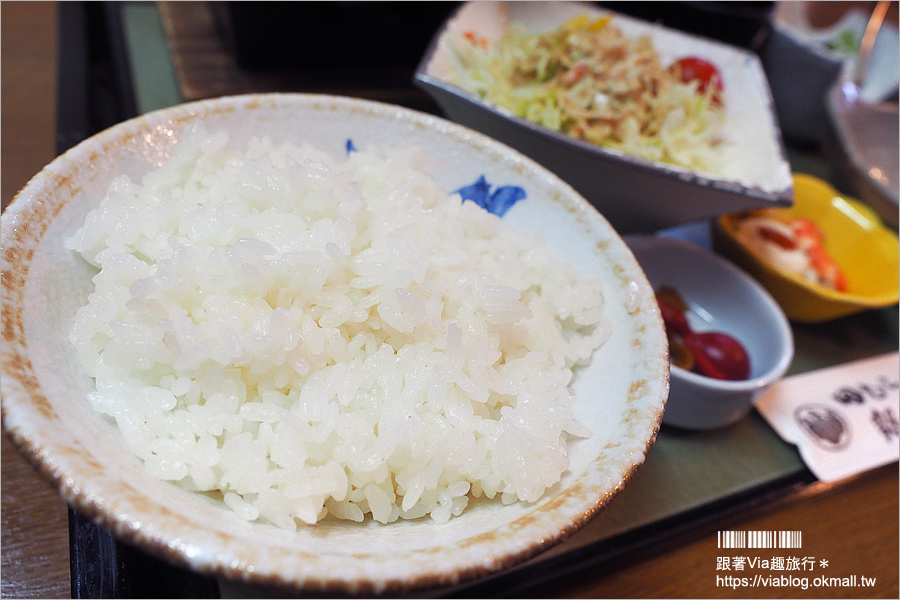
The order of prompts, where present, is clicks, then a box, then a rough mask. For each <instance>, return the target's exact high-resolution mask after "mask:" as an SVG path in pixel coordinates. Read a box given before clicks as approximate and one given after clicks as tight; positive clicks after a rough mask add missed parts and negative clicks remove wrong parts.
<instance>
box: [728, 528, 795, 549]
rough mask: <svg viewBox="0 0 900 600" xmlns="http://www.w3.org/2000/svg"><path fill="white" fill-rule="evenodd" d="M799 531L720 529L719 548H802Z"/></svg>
mask: <svg viewBox="0 0 900 600" xmlns="http://www.w3.org/2000/svg"><path fill="white" fill-rule="evenodd" d="M802 537H803V536H802V532H800V531H720V532H719V548H802V547H803V540H802Z"/></svg>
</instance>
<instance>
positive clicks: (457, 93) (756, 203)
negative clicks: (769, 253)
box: [414, 2, 793, 233]
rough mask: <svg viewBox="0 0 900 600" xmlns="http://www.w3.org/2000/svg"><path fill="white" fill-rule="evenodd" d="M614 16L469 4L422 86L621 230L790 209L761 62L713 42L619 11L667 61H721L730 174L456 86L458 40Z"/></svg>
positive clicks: (619, 20)
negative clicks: (583, 135) (644, 153)
mask: <svg viewBox="0 0 900 600" xmlns="http://www.w3.org/2000/svg"><path fill="white" fill-rule="evenodd" d="M581 14H588V15H591V16H600V15H607V14H610V13H609V11H608V10H603V9H598V8H597V7H595V6H593V5H592V4H591V3H586V2H467V3H464V4H463V5H462V6H461V7H460V9H459V10H458V11H457V12H456V13H455V14H454V15H453V16H451V18H450V19H448V20H447V22H446V23H445V25H444V26H443V28H442V29H441V30H440V31H438V32H437V33H436V34H435V37H434V40H433V41H432V44H431V46H430V48H429V50H428V51H427V52H426V54H425V55H424V57H423V58H422V61H421V62H420V64H419V67H418V69H417V71H416V74H415V78H414V83H415V84H416V85H417V86H419V87H420V88H421V89H423V90H425V91H426V92H427V93H428V94H430V95H431V96H432V97H433V98H434V100H435V101H436V102H437V104H438V105H439V106H440V107H441V109H442V110H443V111H444V112H445V113H446V114H447V115H448V116H449V117H450V118H451V119H453V120H454V121H457V122H459V123H461V124H463V125H466V126H468V127H471V128H473V129H476V130H478V131H481V132H483V133H486V134H488V135H490V136H491V137H493V138H494V139H497V140H499V141H501V142H503V143H505V144H508V145H510V146H512V147H513V148H515V149H517V150H519V151H520V152H522V153H523V154H525V155H527V156H529V157H530V158H533V159H534V160H536V161H538V162H539V163H541V164H542V165H543V166H545V167H547V168H549V169H550V170H551V171H553V172H554V173H556V174H557V175H559V176H560V177H562V179H563V180H565V181H566V182H567V183H569V184H570V185H572V187H574V188H575V189H576V190H577V191H578V192H580V193H581V194H582V195H583V196H584V197H585V198H586V199H587V200H588V201H590V202H591V203H592V204H593V205H594V206H596V207H597V208H598V210H599V211H600V212H601V213H602V214H603V216H604V217H606V219H607V220H609V222H610V223H611V224H612V225H613V227H615V228H616V230H617V231H618V232H620V233H649V232H653V231H657V230H659V229H663V228H666V227H671V226H675V225H680V224H684V223H689V222H692V221H697V220H700V219H704V218H709V217H713V216H718V215H723V214H730V213H735V212H741V211H743V210H749V209H753V208H762V207H772V206H790V205H791V204H792V202H793V193H792V190H791V173H790V166H789V164H788V162H787V159H786V157H785V150H784V145H783V143H782V139H781V130H780V129H779V125H778V122H777V120H776V118H775V114H774V104H773V101H772V96H771V93H770V89H769V84H768V81H767V80H766V76H765V73H764V72H763V68H762V63H761V62H760V60H759V58H758V57H757V56H756V55H755V54H753V53H751V52H747V51H745V50H742V49H740V48H737V47H734V46H730V45H728V44H723V43H718V42H715V41H713V40H709V39H704V38H701V37H698V36H693V35H689V34H686V33H683V32H681V31H678V30H675V29H669V28H666V27H664V26H662V25H659V24H657V23H648V22H645V21H641V20H639V19H633V18H630V17H626V16H624V15H619V14H616V15H615V16H614V19H613V21H612V23H613V24H614V25H615V26H616V27H618V28H619V29H621V30H622V32H623V33H624V34H625V35H626V36H627V37H629V38H632V39H635V38H637V37H640V36H645V35H646V36H649V37H650V38H651V40H652V41H653V45H654V48H656V50H657V52H658V53H659V55H660V59H661V60H662V62H663V64H670V63H671V62H674V61H675V60H676V59H678V58H682V57H685V56H698V57H702V58H705V59H707V60H710V61H711V62H713V63H714V64H715V65H716V66H717V67H718V68H719V71H720V72H721V74H722V78H723V79H724V86H725V112H726V122H725V130H724V134H723V135H724V137H725V138H726V143H725V144H723V145H722V147H721V151H722V153H723V160H722V165H723V166H722V169H723V171H725V172H722V173H716V174H709V173H701V172H699V171H692V170H690V169H686V168H682V167H679V166H675V165H669V164H664V163H659V162H654V161H650V160H645V159H642V158H637V157H634V156H630V155H627V154H625V153H623V152H620V151H618V150H615V149H611V148H606V147H602V146H599V145H597V144H593V143H590V142H585V141H582V140H579V139H576V138H574V137H571V136H568V135H566V134H564V133H559V132H557V131H554V130H552V129H550V128H547V127H544V126H542V125H538V124H536V123H534V122H532V121H529V120H527V119H525V118H522V117H520V116H518V115H516V114H515V113H513V112H512V111H509V110H507V109H505V108H502V107H499V106H497V105H495V104H494V103H492V102H488V101H487V100H485V99H483V98H481V97H479V96H477V95H476V94H474V93H471V92H468V91H466V90H463V89H462V88H460V87H458V86H457V85H455V84H453V83H452V82H451V80H452V79H453V72H454V69H456V68H457V62H458V61H457V60H456V59H455V55H454V51H453V47H452V40H457V39H460V37H461V36H463V35H464V34H465V33H466V32H474V33H475V34H476V35H477V36H479V37H481V38H485V39H488V40H494V39H498V38H500V37H501V36H502V34H503V32H504V29H505V27H506V26H507V24H508V23H511V22H517V23H520V24H521V25H522V26H523V27H525V29H526V31H529V32H547V31H553V30H555V29H556V28H557V27H559V26H560V25H561V24H562V23H564V22H565V21H566V20H567V19H569V18H571V17H574V16H577V15H581Z"/></svg>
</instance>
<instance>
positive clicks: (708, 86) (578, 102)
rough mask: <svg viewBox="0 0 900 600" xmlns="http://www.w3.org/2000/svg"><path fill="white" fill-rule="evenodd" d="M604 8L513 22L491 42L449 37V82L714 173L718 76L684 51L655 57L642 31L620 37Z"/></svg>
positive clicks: (607, 142)
mask: <svg viewBox="0 0 900 600" xmlns="http://www.w3.org/2000/svg"><path fill="white" fill-rule="evenodd" d="M610 21H611V17H609V16H604V17H600V18H596V19H592V18H590V17H589V16H587V15H583V16H579V17H575V18H573V19H570V20H569V21H568V22H566V23H565V24H563V25H562V26H561V27H560V28H559V29H557V30H555V31H552V32H550V33H541V34H532V33H526V32H525V31H524V30H523V29H522V26H521V25H520V24H518V23H512V24H511V25H510V26H509V27H508V28H507V32H506V33H505V34H504V35H503V36H502V37H501V38H500V39H498V40H496V41H488V40H486V39H484V38H482V37H480V36H478V35H476V34H474V33H472V32H466V33H465V34H464V35H463V36H460V37H459V38H458V39H456V40H454V41H453V43H452V47H453V50H454V54H455V56H456V58H457V61H458V65H457V69H456V70H455V72H454V73H453V74H452V76H451V82H452V83H454V84H455V85H458V86H459V87H461V88H463V89H465V90H468V91H469V92H472V93H474V94H477V95H479V96H481V97H482V98H484V99H485V100H487V101H489V102H492V103H494V104H497V105H499V106H501V107H503V108H506V109H507V110H510V111H512V112H514V113H515V114H516V115H519V116H520V117H523V118H525V119H528V120H530V121H533V122H535V123H538V124H540V125H543V126H545V127H549V128H550V129H553V130H555V131H559V132H562V133H565V134H567V135H570V136H573V137H575V138H578V139H581V140H585V141H588V142H593V143H595V144H599V145H601V146H604V147H608V148H614V149H617V150H619V151H621V152H624V153H627V154H630V155H633V156H638V157H641V158H644V159H647V160H651V161H658V162H663V163H669V164H673V165H678V166H681V167H685V168H687V169H691V170H697V171H706V172H715V171H716V170H717V167H716V163H717V153H716V146H717V145H719V144H720V143H721V142H722V135H721V134H722V126H723V124H724V110H723V101H724V92H723V89H722V78H721V76H720V75H719V73H718V70H717V69H716V68H715V67H714V66H713V65H711V64H710V63H708V62H706V61H704V60H702V59H698V58H694V57H687V58H684V59H682V60H679V61H676V63H674V64H673V65H669V66H663V64H662V63H661V60H660V57H659V54H658V53H657V51H656V49H655V48H654V46H653V42H652V40H651V39H650V37H649V36H641V37H638V38H636V39H629V38H628V37H626V36H625V35H624V34H623V33H622V31H621V30H620V29H619V28H617V27H615V26H613V25H611V24H610Z"/></svg>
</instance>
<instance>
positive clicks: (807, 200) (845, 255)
mask: <svg viewBox="0 0 900 600" xmlns="http://www.w3.org/2000/svg"><path fill="white" fill-rule="evenodd" d="M793 181H794V205H793V206H791V207H789V208H772V209H764V210H758V211H752V212H749V213H741V214H733V215H725V216H722V217H719V218H718V220H717V221H716V227H715V228H714V243H715V249H716V251H718V252H719V253H720V254H722V255H724V256H726V257H727V258H729V259H731V260H732V261H734V262H735V263H736V264H738V265H739V266H741V267H742V268H743V269H744V270H746V271H747V272H748V273H750V274H751V275H752V276H753V277H755V278H756V279H757V280H758V281H759V282H760V283H762V284H763V286H764V287H765V288H766V289H767V290H768V291H769V293H770V294H772V296H773V297H774V298H775V300H777V301H778V303H779V304H780V305H781V307H782V309H783V310H784V312H785V314H786V315H787V316H788V318H789V319H791V320H792V321H797V322H804V323H818V322H823V321H828V320H831V319H836V318H838V317H843V316H847V315H850V314H853V313H857V312H860V311H863V310H868V309H872V308H880V307H885V306H891V305H893V304H896V303H897V301H898V296H900V282H898V272H900V243H898V239H897V234H896V233H894V232H893V231H892V230H890V229H888V228H887V227H885V226H884V224H883V223H882V222H881V220H880V219H879V218H878V216H877V215H876V214H875V212H874V211H872V209H870V208H869V207H868V206H866V205H865V204H862V203H861V202H859V201H857V200H854V199H852V198H849V197H847V196H844V195H842V194H841V193H840V192H838V191H837V190H835V189H834V188H833V187H831V186H830V185H829V184H827V183H826V182H824V181H822V180H821V179H818V178H816V177H812V176H810V175H804V174H794V176H793ZM749 216H765V217H769V218H772V219H775V220H778V221H781V222H782V223H788V222H791V221H792V220H794V219H797V218H804V219H809V220H811V221H813V222H814V223H815V224H816V225H817V226H818V228H819V229H820V230H821V232H822V233H823V235H824V246H825V249H826V251H827V253H828V254H829V255H830V256H831V257H832V258H833V259H834V261H835V262H836V263H837V264H838V266H839V267H840V269H841V271H842V272H843V274H844V277H845V278H846V289H845V290H844V291H837V290H834V289H830V288H829V287H826V286H824V285H820V284H818V283H814V282H813V281H810V280H809V279H807V278H805V277H804V276H803V275H801V274H799V273H796V272H793V271H790V270H787V269H785V268H782V267H781V266H778V265H775V264H773V263H772V262H771V261H770V260H768V259H767V258H766V257H765V256H764V255H763V253H762V252H760V251H759V250H758V249H757V248H755V247H753V246H751V245H748V244H747V243H745V241H744V240H743V239H742V238H741V236H740V235H739V234H738V226H739V224H740V222H741V221H742V220H743V219H745V218H747V217H749Z"/></svg>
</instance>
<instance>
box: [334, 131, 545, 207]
mask: <svg viewBox="0 0 900 600" xmlns="http://www.w3.org/2000/svg"><path fill="white" fill-rule="evenodd" d="M344 148H345V149H346V151H347V155H348V156H349V155H350V153H351V152H356V151H358V149H357V147H356V145H355V144H354V143H353V139H352V138H347V141H346V143H345V144H344ZM492 187H493V186H491V184H490V183H488V181H487V179H485V177H484V175H482V176H481V177H479V178H478V180H477V181H476V182H475V183H473V184H471V185H466V186H463V187H461V188H459V189H458V190H455V191H454V193H455V194H459V195H460V196H461V197H462V200H463V202H465V201H466V200H470V201H472V202H474V203H475V204H477V205H478V206H480V207H481V208H483V209H484V210H486V211H488V212H489V213H493V214H495V215H497V216H498V217H502V216H503V215H505V214H506V211H508V210H509V209H510V208H512V207H513V205H514V204H515V203H516V202H518V201H519V200H524V199H525V198H526V196H527V194H526V193H525V190H524V189H522V188H521V187H519V186H517V185H501V186H498V187H497V188H496V189H494V190H493V191H491V188H492Z"/></svg>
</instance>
